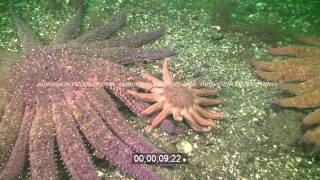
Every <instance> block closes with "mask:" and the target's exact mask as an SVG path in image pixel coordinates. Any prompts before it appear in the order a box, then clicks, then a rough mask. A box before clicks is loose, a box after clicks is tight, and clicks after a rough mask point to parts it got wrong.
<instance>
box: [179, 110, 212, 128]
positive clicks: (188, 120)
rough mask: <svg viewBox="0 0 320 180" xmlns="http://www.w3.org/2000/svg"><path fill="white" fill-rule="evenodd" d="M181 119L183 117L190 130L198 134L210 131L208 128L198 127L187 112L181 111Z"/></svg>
mask: <svg viewBox="0 0 320 180" xmlns="http://www.w3.org/2000/svg"><path fill="white" fill-rule="evenodd" d="M181 113H182V115H183V117H185V119H186V121H187V123H188V124H189V125H190V126H191V128H192V129H193V130H195V131H199V132H209V131H211V128H210V127H208V128H207V127H203V126H200V125H199V124H198V123H197V122H196V121H195V120H194V118H193V117H192V115H191V114H190V113H189V112H188V111H187V110H183V111H182V112H181Z"/></svg>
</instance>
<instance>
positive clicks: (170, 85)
mask: <svg viewBox="0 0 320 180" xmlns="http://www.w3.org/2000/svg"><path fill="white" fill-rule="evenodd" d="M169 62H170V59H169V58H166V59H165V61H164V64H163V80H160V79H158V78H156V77H154V76H153V75H151V74H149V73H143V77H144V78H146V79H147V80H149V81H150V82H142V81H137V82H135V86H137V87H138V88H141V89H143V90H144V91H145V92H144V93H140V92H137V91H134V90H129V92H128V93H129V94H131V95H133V96H135V97H137V98H138V99H140V100H142V101H147V102H156V103H154V104H153V105H151V106H149V107H148V108H147V109H145V110H144V111H142V114H143V115H145V116H148V115H151V114H153V113H155V112H157V111H160V110H162V111H161V112H160V113H159V114H158V116H157V117H156V118H155V119H154V120H153V121H152V124H151V126H150V127H148V129H147V130H148V131H149V132H150V131H152V130H153V129H154V128H155V127H157V126H158V124H159V123H160V122H161V121H162V120H164V119H165V118H166V117H167V116H168V115H170V114H172V115H173V119H174V120H176V121H182V120H183V118H185V119H186V122H187V123H188V124H189V125H190V126H191V128H192V129H194V130H195V131H199V132H208V131H210V130H211V127H218V125H217V122H216V121H211V120H209V119H207V118H222V117H225V115H224V114H219V113H214V112H210V111H207V110H206V109H204V108H202V107H201V106H200V105H217V104H222V103H223V102H224V101H223V100H222V99H212V98H206V97H202V96H211V95H216V94H217V93H218V92H219V91H220V89H218V88H210V89H195V88H188V87H185V86H182V85H180V83H178V82H175V79H176V78H172V77H171V76H170V72H169V67H168V66H169Z"/></svg>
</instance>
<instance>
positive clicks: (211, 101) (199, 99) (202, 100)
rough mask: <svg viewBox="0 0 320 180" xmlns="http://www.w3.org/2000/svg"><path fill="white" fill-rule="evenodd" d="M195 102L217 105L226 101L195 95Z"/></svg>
mask: <svg viewBox="0 0 320 180" xmlns="http://www.w3.org/2000/svg"><path fill="white" fill-rule="evenodd" d="M195 102H196V103H197V104H199V105H217V104H222V103H223V102H224V100H223V99H211V98H205V97H199V96H197V97H195Z"/></svg>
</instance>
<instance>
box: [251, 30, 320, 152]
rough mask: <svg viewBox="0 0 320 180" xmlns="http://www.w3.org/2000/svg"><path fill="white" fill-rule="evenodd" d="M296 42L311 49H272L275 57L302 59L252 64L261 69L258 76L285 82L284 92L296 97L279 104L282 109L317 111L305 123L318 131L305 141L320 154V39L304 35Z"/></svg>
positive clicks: (306, 118)
mask: <svg viewBox="0 0 320 180" xmlns="http://www.w3.org/2000/svg"><path fill="white" fill-rule="evenodd" d="M295 38H296V39H298V40H299V41H302V42H304V43H306V44H309V45H316V46H291V47H284V48H271V49H269V50H268V53H269V54H272V55H289V56H294V57H298V58H289V59H286V60H283V61H274V62H264V61H258V60H252V64H253V65H254V66H255V67H256V68H257V75H258V76H259V77H260V78H262V79H265V80H267V81H285V82H281V84H280V88H281V89H282V90H284V91H287V92H289V93H292V94H294V95H296V96H295V97H291V98H284V99H280V100H277V101H275V103H276V104H278V105H280V106H282V107H297V108H316V109H315V110H314V111H313V112H311V113H310V114H308V115H307V116H306V117H305V118H304V119H303V124H304V125H308V126H313V125H318V127H316V128H313V129H310V130H308V131H307V132H306V133H305V135H304V141H305V142H306V143H309V144H315V149H314V150H315V151H319V150H320V48H319V45H320V37H311V36H310V37H309V36H303V35H297V36H295Z"/></svg>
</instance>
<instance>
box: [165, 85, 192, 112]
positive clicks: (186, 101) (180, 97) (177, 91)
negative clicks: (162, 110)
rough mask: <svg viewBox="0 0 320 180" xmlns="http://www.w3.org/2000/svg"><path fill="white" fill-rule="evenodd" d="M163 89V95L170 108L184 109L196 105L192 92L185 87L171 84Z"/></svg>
mask: <svg viewBox="0 0 320 180" xmlns="http://www.w3.org/2000/svg"><path fill="white" fill-rule="evenodd" d="M163 89H164V90H163V92H164V93H163V95H164V97H165V100H166V102H167V103H168V105H169V106H173V107H176V108H181V109H182V108H187V107H191V106H192V105H193V104H194V96H193V94H192V92H191V91H190V90H189V89H188V88H186V87H184V86H180V85H176V84H169V85H167V86H165V87H164V88H163Z"/></svg>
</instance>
